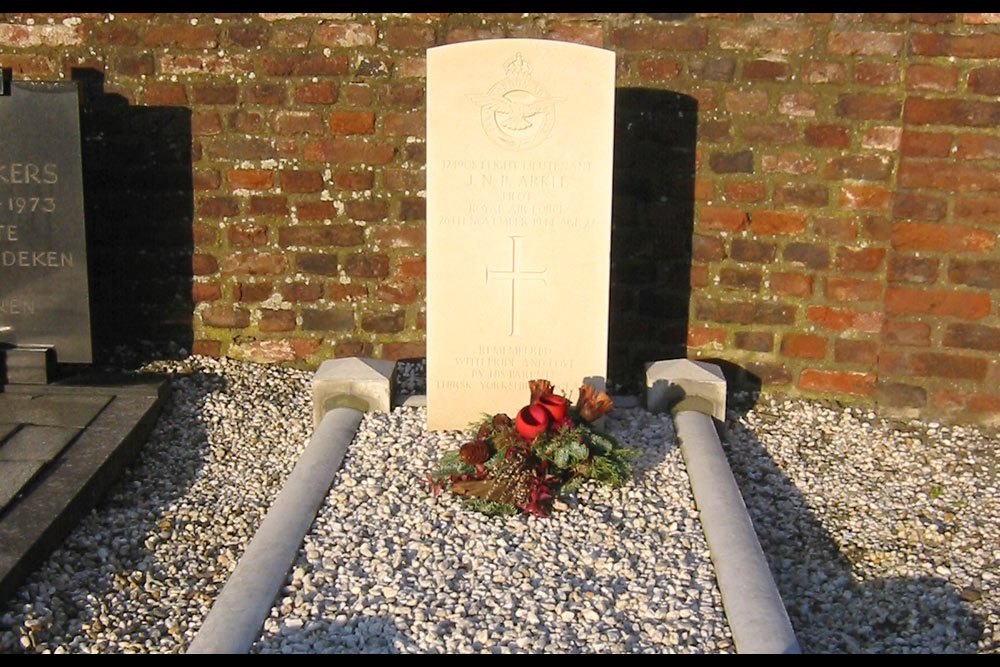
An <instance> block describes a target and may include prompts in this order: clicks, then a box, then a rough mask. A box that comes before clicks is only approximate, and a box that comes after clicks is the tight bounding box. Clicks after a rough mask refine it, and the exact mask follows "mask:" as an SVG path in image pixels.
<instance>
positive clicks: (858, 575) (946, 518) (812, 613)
mask: <svg viewBox="0 0 1000 667" xmlns="http://www.w3.org/2000/svg"><path fill="white" fill-rule="evenodd" d="M745 405H747V404H745ZM723 447H724V448H725V449H726V452H727V454H728V456H729V459H730V465H731V466H732V469H733V473H734V474H735V476H736V479H737V481H738V482H739V484H740V486H741V489H742V493H743V497H744V499H745V500H746V503H747V507H748V510H749V512H750V516H751V518H752V519H753V522H754V527H755V528H756V531H757V534H758V537H759V538H760V541H761V546H762V547H763V548H764V552H765V553H766V555H767V557H768V560H769V563H770V567H771V571H772V572H773V573H774V577H775V581H776V583H777V585H778V590H779V591H780V593H781V596H782V599H783V600H784V602H785V606H786V608H787V609H788V613H789V617H790V618H791V621H792V626H793V627H794V629H795V632H796V636H797V637H798V639H799V642H800V644H801V646H802V649H803V651H806V652H824V653H826V652H862V651H863V652H934V653H942V652H960V653H975V652H977V651H979V652H992V653H996V652H998V651H1000V495H998V492H997V491H998V486H1000V482H998V479H1000V478H998V474H997V473H998V470H1000V456H998V454H1000V438H998V437H997V432H996V431H995V430H983V429H978V428H975V427H970V426H944V425H941V424H936V423H920V422H909V423H901V422H893V421H889V420H885V419H879V418H877V417H876V415H875V414H874V413H873V412H870V411H868V410H867V409H862V408H856V407H855V408H844V407H841V406H837V405H824V404H821V403H811V402H805V401H791V400H779V399H775V398H767V397H762V398H761V399H760V400H759V401H758V403H757V405H756V406H755V407H753V408H752V409H744V410H740V409H736V410H731V411H730V414H729V419H728V420H727V423H726V434H725V438H724V441H723Z"/></svg>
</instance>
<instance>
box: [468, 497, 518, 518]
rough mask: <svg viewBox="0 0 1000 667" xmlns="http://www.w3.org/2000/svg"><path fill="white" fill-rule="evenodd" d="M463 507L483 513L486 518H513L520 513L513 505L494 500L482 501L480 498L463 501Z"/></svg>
mask: <svg viewBox="0 0 1000 667" xmlns="http://www.w3.org/2000/svg"><path fill="white" fill-rule="evenodd" d="M462 507H464V508H465V509H468V510H475V511H477V512H481V513H482V514H485V515H486V516H513V515H515V514H517V513H518V512H519V511H520V510H518V509H517V508H516V507H514V506H513V505H508V504H506V503H497V502H493V501H492V500H480V499H479V498H468V499H466V500H464V501H462Z"/></svg>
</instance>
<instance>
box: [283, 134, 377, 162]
mask: <svg viewBox="0 0 1000 667" xmlns="http://www.w3.org/2000/svg"><path fill="white" fill-rule="evenodd" d="M303 154H304V157H305V159H306V160H307V161H309V162H333V163H339V164H370V165H381V164H386V163H387V162H390V161H392V158H393V157H395V155H396V149H395V148H394V147H393V146H390V145H388V144H379V143H367V142H364V141H356V140H350V139H327V140H320V141H310V142H308V143H306V144H305V146H304V147H303Z"/></svg>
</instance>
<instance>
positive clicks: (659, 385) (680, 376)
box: [646, 359, 726, 422]
mask: <svg viewBox="0 0 1000 667" xmlns="http://www.w3.org/2000/svg"><path fill="white" fill-rule="evenodd" d="M646 409H647V410H649V411H650V412H664V411H666V410H670V411H672V412H677V411H679V410H697V411H698V412H704V413H705V414H709V415H711V416H713V417H715V418H716V419H718V420H719V421H720V422H724V421H726V378H725V377H724V376H723V375H722V369H720V368H719V367H718V366H717V365H716V364H710V363H708V362H706V361H695V360H692V359H668V360H664V361H655V362H653V363H651V364H649V365H648V366H647V367H646Z"/></svg>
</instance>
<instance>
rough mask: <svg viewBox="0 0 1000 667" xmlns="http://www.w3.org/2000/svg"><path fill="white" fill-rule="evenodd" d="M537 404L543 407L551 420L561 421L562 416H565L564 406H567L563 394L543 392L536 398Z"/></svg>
mask: <svg viewBox="0 0 1000 667" xmlns="http://www.w3.org/2000/svg"><path fill="white" fill-rule="evenodd" d="M537 405H540V406H542V407H543V408H545V411H546V412H547V413H549V417H551V418H552V421H554V422H558V421H561V420H562V418H563V417H565V416H566V408H567V407H568V402H567V401H566V398H565V397H563V396H557V395H555V394H545V395H544V396H542V397H541V398H539V399H538V403H537Z"/></svg>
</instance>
